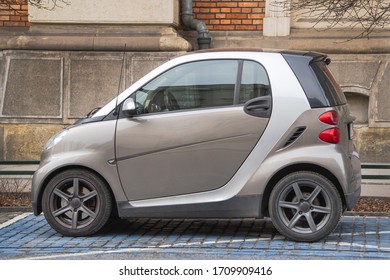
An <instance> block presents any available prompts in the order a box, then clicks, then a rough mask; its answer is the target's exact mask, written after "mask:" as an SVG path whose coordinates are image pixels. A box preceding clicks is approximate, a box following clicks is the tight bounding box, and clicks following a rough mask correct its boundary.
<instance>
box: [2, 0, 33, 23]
mask: <svg viewBox="0 0 390 280" xmlns="http://www.w3.org/2000/svg"><path fill="white" fill-rule="evenodd" d="M27 1H28V0H3V1H2V4H0V27H1V26H30V23H29V22H28V5H27Z"/></svg>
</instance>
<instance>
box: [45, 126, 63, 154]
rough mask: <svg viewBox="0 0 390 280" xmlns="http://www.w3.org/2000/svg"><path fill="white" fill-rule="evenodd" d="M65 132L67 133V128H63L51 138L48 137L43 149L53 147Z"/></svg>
mask: <svg viewBox="0 0 390 280" xmlns="http://www.w3.org/2000/svg"><path fill="white" fill-rule="evenodd" d="M67 133H68V130H67V129H66V130H63V131H61V132H60V133H58V134H56V135H54V136H53V137H52V138H50V139H49V141H47V143H46V145H45V147H44V148H43V149H44V150H49V149H51V148H53V147H54V146H55V145H57V144H58V143H59V142H60V141H61V140H62V138H64V136H65V135H66V134H67Z"/></svg>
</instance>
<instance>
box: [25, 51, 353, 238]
mask: <svg viewBox="0 0 390 280" xmlns="http://www.w3.org/2000/svg"><path fill="white" fill-rule="evenodd" d="M329 63H330V59H329V58H328V57H327V56H326V55H323V54H319V53H311V52H308V53H303V52H287V51H286V52H262V51H227V50H225V51H222V50H220V51H208V52H195V53H192V54H186V55H183V56H181V57H178V58H174V59H172V60H170V61H169V62H167V63H165V64H163V65H162V66H160V67H158V68H156V69H155V70H153V71H152V72H150V73H149V74H147V75H146V76H145V77H143V78H142V79H140V80H139V81H138V82H136V83H134V84H133V85H132V86H131V87H129V88H128V89H127V90H125V91H124V92H123V93H121V94H120V95H119V96H118V97H117V98H115V99H114V100H112V101H111V102H110V103H109V104H107V105H105V106H104V107H103V108H101V109H100V110H98V111H97V112H96V113H95V114H93V115H92V116H91V117H89V118H86V119H82V120H80V121H78V122H77V123H76V124H74V125H72V126H70V127H68V128H66V129H65V130H64V131H62V132H61V133H59V134H58V135H56V136H54V137H53V138H51V139H50V140H49V141H48V143H47V144H46V146H45V148H44V151H43V153H42V157H41V163H40V167H39V169H38V170H37V171H36V173H35V175H34V178H33V190H32V193H33V208H34V213H35V215H38V214H40V213H41V212H42V211H43V213H44V214H45V217H46V219H47V221H48V222H49V224H50V225H51V226H52V227H53V228H54V229H55V230H57V231H58V232H60V233H62V234H64V235H70V236H81V235H90V234H93V233H95V232H97V231H98V230H99V229H101V228H102V227H103V226H104V225H105V224H106V222H107V221H108V220H109V219H110V217H112V215H118V216H119V217H121V218H127V217H156V218H180V217H183V218H184V217H185V218H238V217H239V218H245V217H252V218H253V217H254V218H263V217H271V219H272V222H273V223H274V226H275V227H276V229H277V230H278V231H279V232H280V233H281V234H283V235H285V236H286V237H287V238H289V239H292V240H296V241H309V242H310V241H316V240H319V239H322V238H324V237H325V236H327V235H328V234H329V233H331V232H332V231H333V230H334V229H335V227H336V226H337V224H338V222H339V220H340V217H341V215H342V213H343V211H345V210H346V209H351V208H352V207H353V206H354V205H355V204H356V202H357V201H358V198H359V196H360V160H359V158H358V154H357V153H356V152H355V150H354V146H353V144H352V140H351V139H352V134H353V130H352V122H353V118H352V117H351V116H350V112H349V109H348V105H347V102H346V99H345V97H344V95H343V93H342V91H341V89H340V87H339V86H338V84H337V83H336V82H335V80H334V78H333V76H332V75H331V73H330V71H329V70H328V68H327V64H329Z"/></svg>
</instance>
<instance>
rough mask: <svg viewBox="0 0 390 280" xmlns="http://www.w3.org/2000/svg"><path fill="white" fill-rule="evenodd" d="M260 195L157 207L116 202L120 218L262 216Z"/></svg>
mask: <svg viewBox="0 0 390 280" xmlns="http://www.w3.org/2000/svg"><path fill="white" fill-rule="evenodd" d="M261 200H262V195H251V196H239V197H233V198H231V199H229V200H227V201H220V202H212V203H199V204H183V205H170V206H158V207H133V206H131V205H130V204H129V202H119V203H118V204H117V207H118V214H119V217H121V218H142V217H148V218H229V219H231V218H254V217H255V218H262V217H263V216H262V213H260V209H261Z"/></svg>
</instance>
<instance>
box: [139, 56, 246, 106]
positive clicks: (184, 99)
mask: <svg viewBox="0 0 390 280" xmlns="http://www.w3.org/2000/svg"><path fill="white" fill-rule="evenodd" d="M238 65H239V63H238V61H236V60H209V61H198V62H192V63H187V64H182V65H179V66H177V67H175V68H173V69H170V70H168V71H167V72H165V73H163V74H162V75H160V76H159V77H157V78H155V79H154V80H152V81H151V82H149V83H148V84H146V85H145V86H143V87H142V88H141V89H139V90H138V91H137V92H136V93H135V101H136V104H137V111H138V112H139V113H140V114H149V113H159V112H167V111H176V110H190V109H198V108H209V107H220V106H231V105H233V102H234V91H235V84H236V79H237V71H238Z"/></svg>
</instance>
